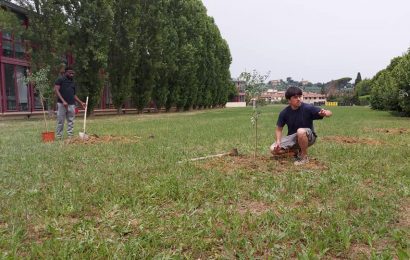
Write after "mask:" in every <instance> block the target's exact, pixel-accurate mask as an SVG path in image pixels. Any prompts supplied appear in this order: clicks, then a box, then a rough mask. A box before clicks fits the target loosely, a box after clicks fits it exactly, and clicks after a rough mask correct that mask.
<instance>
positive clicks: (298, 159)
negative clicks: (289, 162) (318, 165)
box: [293, 156, 309, 166]
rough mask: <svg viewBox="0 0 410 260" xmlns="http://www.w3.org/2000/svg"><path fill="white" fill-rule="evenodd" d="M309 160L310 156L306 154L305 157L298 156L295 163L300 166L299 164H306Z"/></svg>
mask: <svg viewBox="0 0 410 260" xmlns="http://www.w3.org/2000/svg"><path fill="white" fill-rule="evenodd" d="M308 162H309V158H308V157H307V156H305V157H303V158H302V157H297V158H296V161H295V162H294V163H293V164H294V165H296V166H299V165H304V164H306V163H308Z"/></svg>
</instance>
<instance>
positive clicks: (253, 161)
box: [195, 155, 328, 174]
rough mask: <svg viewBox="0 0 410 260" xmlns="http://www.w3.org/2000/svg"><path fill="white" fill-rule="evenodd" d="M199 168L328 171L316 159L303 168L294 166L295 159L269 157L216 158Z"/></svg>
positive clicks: (200, 165) (248, 170)
mask: <svg viewBox="0 0 410 260" xmlns="http://www.w3.org/2000/svg"><path fill="white" fill-rule="evenodd" d="M195 164H196V165H197V167H198V168H201V169H205V170H217V171H219V172H223V173H227V174H230V173H233V172H236V171H238V170H242V171H247V172H259V173H283V172H287V171H289V170H290V169H292V170H294V169H295V168H297V169H301V170H327V169H328V168H327V166H326V165H324V164H323V163H321V162H319V161H318V160H316V159H310V160H309V162H308V163H307V164H305V165H303V166H298V167H296V166H294V165H293V158H288V157H282V158H273V157H268V156H257V157H256V158H254V156H253V155H239V156H225V157H219V158H214V159H210V160H206V161H198V162H196V163H195Z"/></svg>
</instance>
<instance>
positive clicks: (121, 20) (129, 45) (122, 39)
mask: <svg viewBox="0 0 410 260" xmlns="http://www.w3.org/2000/svg"><path fill="white" fill-rule="evenodd" d="M113 11H114V20H113V23H112V36H111V41H110V46H109V52H108V75H109V82H110V90H111V93H112V98H113V103H114V106H115V107H116V108H117V113H118V114H119V113H120V111H121V107H122V105H123V103H124V101H125V100H126V99H127V98H129V97H131V89H132V86H133V85H134V77H133V75H134V73H135V67H136V64H137V62H138V51H137V48H138V46H137V37H138V31H137V26H138V16H137V11H138V5H137V2H135V0H122V1H115V2H114V3H113Z"/></svg>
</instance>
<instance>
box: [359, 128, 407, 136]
mask: <svg viewBox="0 0 410 260" xmlns="http://www.w3.org/2000/svg"><path fill="white" fill-rule="evenodd" d="M364 130H365V131H366V132H378V133H386V134H396V135H399V134H405V133H409V132H410V129H407V128H365V129H364Z"/></svg>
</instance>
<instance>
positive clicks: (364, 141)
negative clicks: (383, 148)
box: [321, 136, 384, 145]
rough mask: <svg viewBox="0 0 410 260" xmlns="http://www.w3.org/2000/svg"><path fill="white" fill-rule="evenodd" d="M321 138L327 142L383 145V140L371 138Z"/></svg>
mask: <svg viewBox="0 0 410 260" xmlns="http://www.w3.org/2000/svg"><path fill="white" fill-rule="evenodd" d="M321 140H323V141H326V142H334V143H341V144H367V145H382V144H384V143H383V142H382V141H379V140H374V139H371V138H359V137H350V136H324V137H322V138H321Z"/></svg>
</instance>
